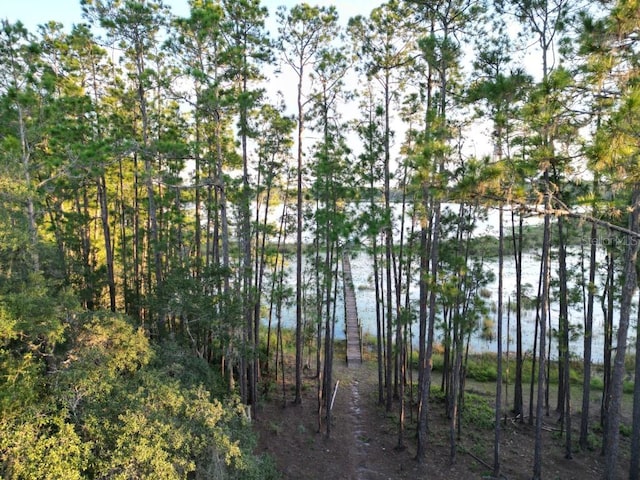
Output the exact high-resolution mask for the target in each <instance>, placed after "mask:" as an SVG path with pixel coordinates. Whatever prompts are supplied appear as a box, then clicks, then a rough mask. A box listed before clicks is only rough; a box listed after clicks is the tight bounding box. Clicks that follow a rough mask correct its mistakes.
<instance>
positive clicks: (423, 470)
mask: <svg viewBox="0 0 640 480" xmlns="http://www.w3.org/2000/svg"><path fill="white" fill-rule="evenodd" d="M334 371H335V374H334V378H335V379H337V380H339V387H338V391H337V395H336V399H335V404H334V408H333V412H332V417H333V419H332V422H331V432H330V435H329V436H327V435H326V426H324V425H323V427H322V431H321V432H319V431H318V414H317V393H316V379H313V378H306V379H305V389H304V392H303V402H302V404H301V405H293V404H292V403H290V401H291V399H292V398H293V395H292V391H291V389H290V386H287V387H286V391H287V402H286V403H284V406H283V401H282V391H281V388H282V387H281V386H280V387H279V388H280V392H271V393H270V395H269V396H268V397H267V398H266V399H263V401H262V403H261V405H260V408H259V409H258V412H257V418H256V419H255V426H256V430H257V432H258V435H259V445H258V450H259V452H261V453H268V454H270V455H272V457H273V458H274V459H275V461H276V464H277V466H278V468H279V470H280V471H281V472H282V478H283V479H285V480H289V479H290V480H302V479H331V480H337V479H349V480H383V479H389V480H391V479H430V480H440V479H443V480H444V479H447V480H449V479H483V478H492V477H491V472H492V465H493V439H494V431H493V429H487V428H486V427H485V428H481V427H476V426H474V425H473V424H472V425H465V427H464V428H463V430H462V435H461V438H460V439H458V449H457V451H458V453H457V456H456V460H455V462H454V463H452V462H451V460H450V453H449V452H450V447H449V426H448V422H447V419H446V417H445V415H443V413H444V408H443V405H442V404H439V403H437V402H433V403H432V407H431V410H430V415H429V422H430V423H429V425H430V433H429V443H428V449H427V458H426V460H425V461H424V463H422V464H419V463H418V462H417V461H416V460H415V453H416V452H415V444H416V442H415V433H416V432H415V422H414V421H411V420H410V419H409V417H410V412H409V411H407V422H406V423H407V429H406V432H405V441H404V443H405V448H403V449H399V448H397V446H398V427H397V424H398V422H397V419H398V413H399V412H398V411H397V410H398V404H397V403H396V404H395V405H394V411H392V412H391V413H385V411H384V407H381V406H380V405H378V402H377V397H378V393H377V371H376V367H375V364H374V363H372V362H368V363H366V362H365V363H364V364H362V365H357V366H351V367H347V366H346V364H345V363H344V362H340V361H336V365H335V367H334ZM469 388H473V387H472V386H469ZM487 397H488V398H492V397H490V396H489V394H488V393H487ZM596 405H597V403H594V408H593V411H594V412H595V411H597V410H596ZM412 416H413V417H414V420H415V411H414V412H412ZM555 420H556V419H555V418H554V417H553V414H552V415H551V416H550V417H545V425H544V429H543V438H544V440H543V444H544V450H543V459H544V460H543V466H542V477H543V478H545V479H553V480H556V479H557V480H573V479H575V480H588V479H599V478H602V475H603V472H604V470H603V468H604V459H603V457H602V456H601V455H600V453H599V451H598V450H588V451H580V450H579V449H578V447H577V440H578V433H577V432H576V433H574V435H573V437H574V443H575V448H574V453H573V458H572V459H570V460H569V459H566V458H565V455H564V437H562V436H561V435H560V434H559V432H558V424H557V423H556V422H555ZM579 422H580V419H579V416H578V415H575V416H574V417H573V420H572V423H573V425H574V429H576V428H577V427H578V426H579ZM533 447H534V428H533V427H531V426H529V425H528V424H527V423H519V422H515V421H512V420H506V421H505V422H504V423H503V428H502V437H501V444H500V463H501V478H505V479H509V480H512V479H514V480H515V479H518V480H519V479H522V480H524V479H530V478H531V477H532V472H533V467H532V466H533ZM622 450H623V452H625V453H623V455H622V457H621V459H620V465H621V473H620V478H626V476H624V475H623V474H622V472H623V471H626V470H627V465H628V454H627V453H626V452H628V441H627V440H626V439H625V438H622Z"/></svg>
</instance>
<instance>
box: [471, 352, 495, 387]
mask: <svg viewBox="0 0 640 480" xmlns="http://www.w3.org/2000/svg"><path fill="white" fill-rule="evenodd" d="M467 378H471V379H473V380H477V381H478V382H495V381H496V379H497V378H498V370H497V366H496V358H495V355H479V356H475V357H473V358H472V359H470V360H469V363H468V364H467Z"/></svg>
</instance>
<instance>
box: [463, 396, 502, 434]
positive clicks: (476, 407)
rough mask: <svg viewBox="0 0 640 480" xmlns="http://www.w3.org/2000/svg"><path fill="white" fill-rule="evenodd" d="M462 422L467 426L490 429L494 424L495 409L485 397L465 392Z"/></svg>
mask: <svg viewBox="0 0 640 480" xmlns="http://www.w3.org/2000/svg"><path fill="white" fill-rule="evenodd" d="M462 424H463V425H465V426H467V427H471V426H473V427H474V428H479V429H483V430H492V429H493V427H494V425H495V411H494V409H493V407H492V406H491V404H490V403H489V402H488V401H487V399H486V398H484V397H482V396H480V395H477V394H475V393H465V394H464V405H463V406H462Z"/></svg>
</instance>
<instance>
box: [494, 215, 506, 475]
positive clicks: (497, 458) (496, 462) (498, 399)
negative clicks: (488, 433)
mask: <svg viewBox="0 0 640 480" xmlns="http://www.w3.org/2000/svg"><path fill="white" fill-rule="evenodd" d="M502 217H503V206H502V204H500V207H499V210H498V335H497V337H498V338H497V342H498V344H497V347H498V348H497V356H498V366H497V377H498V379H497V380H496V407H495V422H496V424H495V435H494V441H493V477H494V478H500V417H501V416H502V293H503V292H502V290H503V270H504V229H503V225H502Z"/></svg>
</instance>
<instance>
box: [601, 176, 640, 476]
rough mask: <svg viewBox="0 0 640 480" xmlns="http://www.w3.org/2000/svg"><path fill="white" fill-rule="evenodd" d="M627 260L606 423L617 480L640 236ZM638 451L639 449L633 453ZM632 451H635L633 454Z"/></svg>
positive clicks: (635, 204)
mask: <svg viewBox="0 0 640 480" xmlns="http://www.w3.org/2000/svg"><path fill="white" fill-rule="evenodd" d="M639 202H640V185H637V184H636V185H634V187H633V193H632V196H631V213H630V216H629V230H630V231H631V232H633V233H637V232H638V231H639V230H640V228H639V226H638V223H639V218H640V205H639ZM626 244H627V246H626V249H625V262H624V284H623V286H622V292H621V293H622V294H621V301H620V321H619V323H618V336H617V339H616V340H617V341H616V356H615V360H614V363H613V372H612V375H611V401H610V404H609V411H608V415H607V422H606V432H607V444H606V445H605V472H606V473H605V478H606V479H607V480H614V479H615V478H617V477H618V475H617V471H618V468H617V467H618V449H619V443H620V408H621V405H622V394H623V392H622V386H623V382H624V376H625V371H624V360H625V355H626V353H627V335H628V332H629V320H630V317H631V301H632V299H633V297H634V295H635V292H636V288H637V286H638V279H637V265H636V262H637V257H638V238H637V237H631V236H629V237H627V242H626ZM633 453H635V454H637V452H633ZM633 453H632V454H633Z"/></svg>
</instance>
